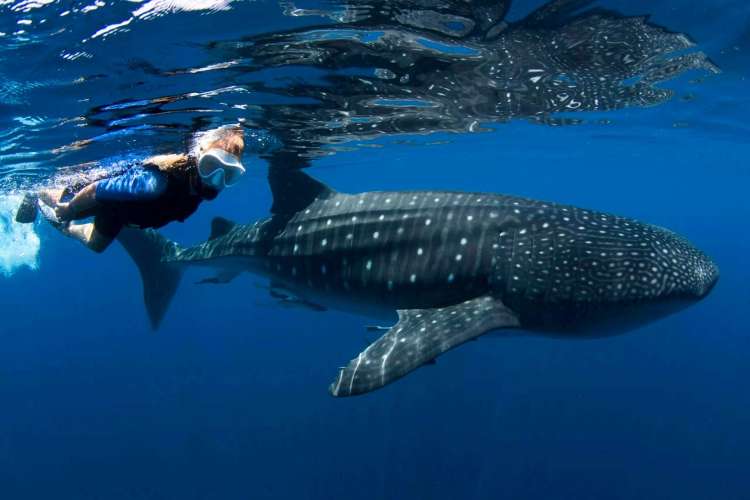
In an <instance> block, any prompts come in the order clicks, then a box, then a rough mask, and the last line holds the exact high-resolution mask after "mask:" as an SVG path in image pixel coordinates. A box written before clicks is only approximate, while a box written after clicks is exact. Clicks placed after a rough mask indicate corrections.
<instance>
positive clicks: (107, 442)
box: [0, 0, 750, 500]
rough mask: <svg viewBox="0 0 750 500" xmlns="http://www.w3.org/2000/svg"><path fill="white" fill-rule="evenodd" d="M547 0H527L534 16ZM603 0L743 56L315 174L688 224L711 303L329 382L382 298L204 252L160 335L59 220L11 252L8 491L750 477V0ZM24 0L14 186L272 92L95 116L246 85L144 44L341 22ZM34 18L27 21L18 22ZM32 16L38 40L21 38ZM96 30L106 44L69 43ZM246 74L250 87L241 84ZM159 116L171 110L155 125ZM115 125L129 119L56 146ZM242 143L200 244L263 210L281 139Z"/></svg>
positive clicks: (242, 491)
mask: <svg viewBox="0 0 750 500" xmlns="http://www.w3.org/2000/svg"><path fill="white" fill-rule="evenodd" d="M182 3H185V4H188V3H189V2H174V4H182ZM195 3H196V4H200V3H202V2H195ZM207 3H210V2H207ZM540 3H541V2H521V1H518V2H516V3H515V4H514V6H513V9H512V10H511V15H512V17H513V18H514V19H517V18H520V17H522V16H523V14H524V13H525V12H528V11H529V10H531V8H532V6H536V5H538V4H540ZM221 4H224V2H221ZM600 4H601V5H602V6H605V7H608V8H614V9H619V10H621V11H623V12H624V13H626V14H636V13H641V14H642V13H651V14H653V18H652V19H653V20H654V21H655V22H657V23H659V24H661V25H664V26H666V27H668V28H669V29H670V30H672V31H675V32H683V33H687V34H689V35H690V36H691V37H692V39H694V40H695V42H696V43H697V44H698V45H697V47H698V49H700V50H702V51H704V52H705V53H706V54H707V55H708V56H709V57H710V58H711V60H712V61H713V62H714V63H715V64H716V65H717V66H718V67H720V68H721V70H722V73H721V74H718V75H705V74H703V73H700V72H689V73H688V74H686V75H682V76H680V77H678V78H677V79H676V80H671V81H669V82H667V84H665V85H663V87H665V88H670V89H674V90H675V92H676V95H675V97H674V98H673V99H671V100H669V101H668V102H665V103H662V104H660V105H657V106H654V107H647V108H639V107H629V108H627V109H625V110H612V111H600V112H596V113H592V114H590V116H583V118H584V119H586V120H587V121H586V123H584V124H581V125H572V126H563V127H553V126H544V125H539V124H531V123H528V122H527V121H526V120H521V119H518V120H516V119H514V120H512V121H511V122H510V123H500V124H490V125H489V126H490V127H491V128H493V129H494V131H492V132H488V133H475V134H471V133H446V132H436V133H434V134H432V135H429V136H416V135H413V134H412V135H406V136H395V137H391V136H390V135H385V136H383V137H382V138H379V139H376V140H374V141H370V142H372V143H374V144H376V145H378V146H379V147H360V148H359V149H357V150H355V151H351V152H346V151H342V152H339V153H338V154H335V155H330V156H325V157H323V158H320V159H316V160H315V161H313V166H312V168H311V170H310V172H311V173H312V174H314V175H316V176H317V177H319V178H320V179H322V180H324V181H325V182H326V183H328V184H329V185H331V186H332V187H334V188H336V189H337V190H339V191H343V192H360V191H370V190H382V189H393V190H402V189H449V190H465V191H492V192H501V193H512V194H517V195H523V196H529V197H532V198H538V199H543V200H552V201H556V202H564V203H570V204H574V205H578V206H583V207H589V208H595V209H598V210H602V211H606V212H612V213H617V214H622V215H627V216H630V217H634V218H637V219H640V220H644V221H648V222H650V223H653V224H657V225H660V226H664V227H668V228H670V229H672V230H674V231H676V232H678V233H680V234H682V235H684V236H686V237H687V238H688V239H690V240H691V241H692V242H693V243H694V244H695V245H696V246H698V247H699V248H701V249H702V250H704V251H705V252H706V253H708V254H709V255H710V256H711V257H712V258H713V259H714V260H715V261H716V262H717V263H718V265H719V267H720V268H721V279H720V281H719V284H718V285H717V287H716V288H715V289H714V291H713V292H712V293H711V294H710V295H709V296H708V297H707V298H706V299H705V300H703V301H701V302H700V303H698V304H695V305H694V306H692V307H690V308H689V309H687V310H685V311H683V312H681V313H679V314H677V315H674V316H671V317H668V318H666V319H664V320H661V321H659V322H656V323H653V324H650V325H648V326H646V327H644V328H641V329H639V330H636V331H633V332H630V333H628V334H626V335H622V336H617V337H609V338H604V339H598V340H585V341H571V340H558V339H549V338H535V337H512V338H497V337H491V336H490V337H486V338H482V339H480V341H478V342H471V343H469V344H467V345H464V346H462V347H460V348H458V349H456V350H454V351H451V352H450V353H447V354H446V355H444V356H442V357H441V358H440V359H439V360H438V363H437V365H436V366H429V367H424V368H421V369H419V370H417V371H416V372H414V373H412V374H411V375H409V376H408V377H406V378H404V379H402V380H400V381H398V382H396V383H394V384H392V385H390V386H388V387H385V388H384V389H382V390H379V391H376V392H374V393H371V394H368V395H365V396H362V397H356V398H348V399H335V398H332V397H330V396H329V395H328V393H327V391H326V388H327V386H328V384H329V383H330V381H331V380H332V379H333V377H334V375H335V373H336V370H337V368H338V367H339V366H341V365H342V364H344V363H346V362H347V361H348V360H349V359H351V358H352V357H353V356H355V355H356V354H357V353H358V352H359V351H361V350H362V349H363V348H364V347H365V346H366V345H367V343H368V342H369V341H371V340H372V338H371V335H372V334H370V333H368V332H366V331H365V328H364V325H366V324H370V323H371V320H369V319H367V318H362V317H358V316H353V315H347V314H343V313H339V312H334V311H331V312H325V313H319V312H313V311H308V310H303V309H288V308H284V307H281V306H279V305H278V304H276V303H274V301H273V300H272V299H271V298H270V297H269V296H268V292H267V290H266V289H265V288H263V286H262V285H263V280H262V279H261V278H256V277H253V276H250V275H243V276H241V277H240V278H238V279H236V280H235V281H234V282H232V283H231V284H228V285H222V286H196V285H194V284H193V283H194V282H195V281H198V280H199V279H200V278H202V277H205V276H206V275H207V272H202V271H200V270H192V271H190V272H189V273H188V276H187V278H186V279H185V280H184V281H183V283H182V285H181V287H180V289H179V291H178V293H177V295H176V297H175V299H174V302H173V303H172V306H171V309H170V311H169V313H168V314H167V316H166V319H165V320H164V323H163V325H162V327H161V329H160V330H159V331H158V332H153V331H151V329H150V328H149V326H148V319H147V316H146V314H145V310H144V308H143V304H142V299H141V284H140V278H139V276H138V273H137V270H136V268H135V267H134V266H133V264H132V263H131V261H130V260H129V258H128V257H127V255H126V254H125V252H124V251H123V250H122V249H121V247H119V246H118V245H114V246H113V247H112V248H110V249H109V250H108V251H107V252H106V253H104V254H102V255H94V254H92V253H90V252H88V251H86V250H85V249H84V248H83V247H81V246H80V245H79V244H77V243H75V242H73V241H72V240H68V239H65V238H63V237H62V236H60V235H59V234H58V233H57V232H55V231H54V230H52V229H51V228H50V227H48V226H47V225H45V224H43V223H41V222H40V223H38V224H37V225H36V226H35V231H36V233H37V234H38V235H39V238H40V248H39V253H38V256H37V257H36V259H35V262H36V264H37V268H36V269H30V268H28V267H19V268H16V269H13V270H12V272H11V271H10V267H12V262H13V261H14V256H13V255H12V254H10V253H9V252H10V250H12V251H13V252H20V251H21V250H23V249H24V248H27V247H24V246H23V245H16V244H15V243H14V245H16V246H11V243H10V240H9V239H7V238H6V239H4V240H3V241H4V244H5V245H7V247H6V248H5V249H4V251H3V255H5V257H4V258H5V259H8V260H7V261H4V262H6V263H7V262H10V263H11V264H6V267H8V269H5V268H3V269H5V270H6V271H7V273H6V275H5V276H3V275H1V274H0V317H1V318H2V321H1V322H0V346H1V347H0V401H2V403H3V404H2V411H0V498H3V499H9V500H16V499H18V500H27V499H42V498H44V499H47V498H56V499H71V500H72V499H75V500H78V499H107V500H119V499H180V500H187V499H222V500H228V499H247V498H252V499H266V498H268V499H282V498H303V499H332V498H353V499H362V500H369V499H410V500H411V499H414V500H416V499H430V500H437V499H459V498H460V499H485V498H513V499H576V500H583V499H596V500H601V499H623V500H630V499H644V498H646V499H680V500H693V499H695V500H703V499H708V498H721V499H723V500H730V499H738V500H740V499H747V498H750V480H749V479H748V473H747V472H748V470H750V446H748V443H750V396H749V395H748V394H749V393H748V385H747V381H748V379H749V378H750V362H749V361H750V338H749V336H748V332H750V321H749V320H748V318H747V308H748V305H750V293H749V292H748V288H747V286H748V282H750V271H748V266H747V256H748V255H750V237H749V236H748V234H750V233H749V231H748V229H750V225H749V224H748V220H750V203H749V202H748V197H747V191H748V186H750V182H749V181H750V175H748V171H747V165H746V163H747V160H746V159H747V157H748V155H749V154H750V145H749V144H748V126H747V121H746V120H747V112H748V106H747V104H748V99H747V89H748V87H747V77H748V71H747V67H748V56H747V51H748V50H750V31H748V30H749V29H750V7H748V6H747V5H746V4H745V2H741V1H730V0H721V1H715V2H710V3H709V2H689V1H687V0H671V1H667V0H660V1H658V2H640V1H639V2H624V1H623V2H618V1H603V2H601V3H600ZM19 5H20V6H21V7H23V6H24V5H29V4H28V3H25V2H18V3H16V4H13V3H11V4H8V5H0V16H1V18H0V19H2V21H1V23H0V32H3V33H4V35H3V36H2V37H0V44H5V45H4V46H3V48H2V51H0V123H2V126H3V127H4V129H5V130H6V133H5V135H3V138H2V141H3V142H2V149H0V186H2V189H3V197H4V198H5V197H7V196H9V195H10V193H17V192H18V191H19V190H24V189H28V188H30V187H31V186H33V185H38V184H43V183H44V182H46V181H47V180H48V179H49V178H50V177H51V176H53V175H55V174H56V173H59V172H60V171H61V170H60V168H61V167H64V166H67V165H73V164H77V163H81V162H84V161H94V160H98V159H101V158H115V157H119V156H121V155H125V154H132V153H134V152H139V151H148V152H150V151H152V150H159V148H160V147H162V146H160V145H161V144H163V143H166V144H167V146H164V148H167V149H168V148H170V147H172V148H173V147H175V145H180V144H182V141H184V138H185V137H186V136H187V134H188V133H189V131H190V130H191V128H190V126H191V125H194V124H196V120H198V121H197V124H198V125H199V127H198V128H206V127H207V126H209V125H211V124H221V123H228V122H230V120H235V119H237V118H238V117H240V118H241V117H243V116H244V114H245V113H247V114H248V116H249V114H250V113H251V111H252V104H256V105H257V104H258V103H260V104H264V103H268V102H271V101H273V99H274V97H273V96H271V97H268V96H263V97H256V94H253V93H242V92H240V93H234V94H232V93H229V94H227V97H226V99H225V100H224V101H222V99H224V97H222V95H219V96H218V97H217V96H211V97H209V98H207V99H205V102H202V103H200V106H199V105H198V104H195V103H191V104H190V108H189V109H187V110H183V112H181V114H179V116H178V117H176V118H175V117H172V116H171V115H168V117H166V118H164V117H156V118H143V117H136V118H133V125H134V126H133V128H125V129H121V128H117V127H116V126H113V125H112V123H100V122H97V121H96V119H95V118H96V116H97V115H96V113H93V114H92V113H90V110H91V109H93V108H95V107H96V106H105V105H110V104H112V103H116V102H120V101H123V100H134V99H150V98H154V97H158V96H165V95H175V94H176V93H178V92H189V91H195V92H205V91H207V90H210V89H216V88H223V87H224V86H225V85H227V84H234V83H236V82H235V80H234V79H233V78H236V76H231V77H228V76H226V75H224V74H222V73H221V72H220V74H219V75H218V76H212V75H213V73H212V72H207V73H196V74H194V75H191V76H190V77H189V78H183V79H181V78H182V77H176V79H177V80H178V81H173V80H170V79H169V78H168V77H164V76H155V75H149V73H148V72H144V71H142V67H143V65H142V64H141V65H138V64H132V63H133V61H143V60H147V61H149V62H151V63H152V64H154V65H156V66H158V67H159V68H160V69H162V70H166V69H173V68H189V67H198V66H202V65H204V64H206V63H211V64H213V63H215V62H216V57H218V56H217V55H216V54H210V53H209V55H206V53H207V49H206V48H205V44H206V43H208V42H209V41H216V40H236V39H239V38H240V37H242V36H243V35H254V34H258V33H265V32H271V31H279V30H283V29H292V28H297V27H299V26H302V25H303V24H304V23H305V22H307V23H309V24H312V23H322V22H324V21H326V22H330V21H328V20H325V19H322V18H306V17H302V18H290V17H288V16H284V15H283V14H282V11H281V9H280V8H279V6H278V5H276V4H275V3H270V2H258V3H233V4H228V5H227V6H226V8H227V9H228V10H224V11H221V10H220V11H218V12H212V11H210V10H194V11H188V12H181V11H176V12H175V11H168V12H164V13H162V14H161V15H160V16H154V17H145V18H139V17H137V16H136V17H134V18H133V21H132V22H131V24H130V26H129V27H130V28H132V31H129V32H128V31H126V32H122V33H115V34H113V35H112V36H109V37H103V38H102V37H98V38H95V39H93V41H90V42H87V43H84V44H81V42H80V40H81V39H82V38H85V37H90V36H91V34H92V33H96V32H97V31H98V30H100V29H102V28H104V27H105V26H108V25H111V24H115V23H119V22H122V21H124V20H126V19H128V17H129V16H130V14H129V13H130V12H131V11H133V10H135V9H138V8H139V7H143V6H144V4H141V5H138V4H137V3H130V2H123V3H118V4H112V5H109V4H107V5H103V6H100V7H99V8H98V9H96V10H92V11H90V12H88V13H85V14H82V13H79V14H76V13H72V14H69V15H66V16H63V17H59V13H60V12H62V11H64V10H66V6H64V5H62V4H59V3H52V4H50V5H47V6H41V4H40V6H39V8H36V9H32V10H30V13H25V12H23V9H22V8H19ZM31 5H32V6H33V4H31ZM83 5H85V4H81V5H79V6H78V7H82V6H83ZM92 5H95V4H92ZM145 5H156V6H159V5H162V4H160V3H159V2H149V3H148V4H145ZM14 7H16V8H17V9H16V10H13V8H14ZM19 9H20V10H19ZM29 16H37V17H34V18H33V19H34V23H32V24H31V25H30V26H28V25H23V24H22V25H18V24H17V22H18V21H19V20H22V19H27V18H30V17H29ZM45 17H46V18H47V19H48V21H47V22H45V23H41V24H40V23H39V20H40V19H41V18H45ZM45 25H46V26H49V28H47V27H45ZM19 26H21V27H22V28H23V29H27V30H28V32H29V33H31V34H32V35H34V36H38V37H40V39H39V40H38V41H34V40H31V41H29V40H26V41H24V40H22V39H21V38H22V35H23V34H22V35H12V33H13V31H14V30H18V29H19ZM35 29H36V31H35ZM59 29H63V30H64V31H62V32H61V33H59V34H58V33H56V30H59ZM29 38H31V37H29ZM37 42H38V43H37ZM129 47H130V48H129ZM131 49H132V50H131ZM77 51H87V53H89V54H90V57H88V56H86V57H80V58H77V59H74V60H73V61H72V63H75V64H73V65H71V61H69V60H68V59H64V58H62V57H61V55H62V54H63V53H75V52H77ZM221 55H222V54H219V56H221ZM196 61H197V62H196ZM98 74H102V75H106V76H105V77H101V78H99V79H96V78H95V79H91V80H90V81H88V83H84V84H76V85H73V84H70V82H71V81H74V80H76V79H77V78H79V77H90V76H92V75H98ZM204 75H209V76H204ZM296 77H297V78H299V76H296ZM699 77H700V80H701V81H700V83H697V82H696V81H695V79H696V78H699ZM257 78H259V79H262V78H264V76H263V74H262V72H261V74H260V76H257ZM310 78H313V76H310ZM8 82H14V83H12V84H11V83H8ZM35 82H36V83H39V85H36V84H35ZM54 82H58V83H54ZM66 82H67V83H66ZM245 83H247V82H245ZM686 95H689V98H685V96H686ZM243 99H247V100H248V102H251V103H252V104H251V105H250V106H249V107H248V108H242V107H241V106H240V107H232V106H233V105H238V104H239V105H241V104H243ZM188 100H189V99H188ZM186 106H187V105H186ZM198 107H200V108H205V110H204V111H199V110H196V109H195V108H198ZM84 116H85V117H86V118H85V119H76V118H75V117H84ZM92 116H93V118H92ZM199 117H200V119H198V118H199ZM589 118H591V119H589ZM112 119H114V118H113V117H112V116H108V115H107V116H105V117H104V118H103V119H102V120H103V121H106V120H112ZM203 119H205V120H206V122H205V123H204V122H202V121H200V120H203ZM604 119H606V120H609V121H611V123H609V124H604V123H603V122H602V121H601V120H604ZM170 120H171V121H170ZM160 123H168V124H169V125H170V127H166V128H160V127H152V126H153V125H154V124H160ZM137 125H145V126H146V127H145V128H144V127H141V128H137ZM178 125H179V126H178ZM180 126H182V128H180ZM115 130H124V132H121V133H120V135H116V136H115V137H114V138H110V136H107V137H105V139H103V140H101V141H98V142H95V143H94V144H92V145H90V146H88V147H84V148H82V149H80V150H73V151H68V152H62V153H60V152H56V153H53V152H51V151H52V150H53V149H55V148H59V147H62V146H64V145H69V144H71V143H73V142H74V141H76V140H82V139H89V138H92V137H100V136H102V135H104V134H107V133H111V132H113V131H115ZM272 132H273V131H272ZM428 142H429V143H430V144H426V143H428ZM360 143H363V144H365V145H366V144H368V143H367V142H366V141H364V140H362V141H360ZM162 149H163V148H162ZM245 163H246V166H248V167H249V173H250V175H248V176H246V178H245V179H244V180H243V181H242V183H240V184H239V185H238V186H236V187H233V188H231V189H228V190H227V191H226V192H224V193H223V194H222V195H221V196H220V197H219V199H217V200H216V201H214V202H211V203H206V204H204V205H203V206H202V207H201V209H200V210H199V211H198V213H197V214H196V215H194V216H193V217H191V218H190V219H189V220H188V221H187V222H185V223H184V224H178V223H175V224H171V225H170V226H168V227H167V228H165V229H164V230H163V233H164V234H165V235H167V236H168V237H170V238H172V239H174V240H176V241H179V242H181V243H185V244H188V243H195V242H198V241H201V240H203V239H205V238H206V237H207V235H208V231H209V225H210V221H211V219H212V218H213V217H215V216H218V215H221V216H225V217H229V218H231V219H235V220H238V221H251V220H255V219H257V218H261V217H264V216H265V215H266V214H267V213H268V209H269V207H270V204H271V196H270V193H269V190H268V187H267V185H266V182H265V168H266V164H265V161H264V160H261V159H259V158H258V157H257V155H253V154H248V155H247V156H246V158H245ZM4 230H7V228H6V229H4ZM11 247H12V248H11ZM9 249H10V250H9ZM17 257H18V259H17V260H18V261H19V262H20V261H23V260H24V259H22V258H21V256H20V254H19V255H18V256H17Z"/></svg>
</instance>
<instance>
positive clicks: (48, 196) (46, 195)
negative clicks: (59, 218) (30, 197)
mask: <svg viewBox="0 0 750 500" xmlns="http://www.w3.org/2000/svg"><path fill="white" fill-rule="evenodd" d="M64 193H65V190H64V189H55V188H52V189H42V190H41V191H39V195H38V196H39V201H41V202H42V203H44V204H45V205H47V206H48V207H52V208H55V206H56V205H57V204H58V203H59V202H60V198H62V196H63V194H64Z"/></svg>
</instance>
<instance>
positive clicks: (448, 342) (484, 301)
mask: <svg viewBox="0 0 750 500" xmlns="http://www.w3.org/2000/svg"><path fill="white" fill-rule="evenodd" d="M518 326H519V320H518V316H517V315H516V313H514V312H513V311H511V310H510V309H508V308H507V307H506V306H505V305H504V304H503V303H502V302H501V301H500V300H499V299H496V298H494V297H479V298H476V299H471V300H467V301H466V302H462V303H460V304H456V305H452V306H448V307H442V308H438V309H409V310H403V311H398V323H396V325H394V326H393V327H392V328H391V329H389V330H388V332H387V333H385V334H384V335H383V336H382V337H380V338H379V339H378V340H376V341H375V342H373V343H372V344H370V345H369V346H368V347H367V349H365V350H364V351H362V352H361V353H360V354H359V356H357V357H356V358H354V359H353V360H352V361H351V362H350V363H349V364H348V365H347V366H346V367H344V368H342V369H341V371H339V375H338V377H337V378H336V380H335V381H334V382H333V384H331V386H330V388H329V390H330V392H331V394H332V395H333V396H354V395H356V394H363V393H365V392H370V391H373V390H375V389H378V388H380V387H383V386H384V385H386V384H389V383H391V382H393V381H394V380H396V379H398V378H401V377H403V376H404V375H406V374H407V373H409V372H411V371H412V370H415V369H417V368H419V367H420V366H422V365H425V364H431V363H433V362H434V361H435V358H437V357H438V356H439V355H441V354H442V353H444V352H445V351H448V350H449V349H453V348H454V347H456V346H459V345H461V344H463V343H464V342H467V341H469V340H473V339H475V338H477V337H479V336H480V335H484V334H485V333H487V332H489V331H491V330H496V329H498V328H515V327H518Z"/></svg>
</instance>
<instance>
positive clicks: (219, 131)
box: [194, 125, 245, 192]
mask: <svg viewBox="0 0 750 500" xmlns="http://www.w3.org/2000/svg"><path fill="white" fill-rule="evenodd" d="M244 149H245V141H244V139H243V130H242V128H241V127H239V126H237V125H226V126H223V127H218V128H215V129H212V130H209V131H206V132H203V133H200V134H198V135H197V136H196V140H195V146H194V155H195V157H196V159H197V162H198V175H199V176H200V178H201V182H202V183H203V184H204V185H206V186H207V187H209V188H211V189H213V190H215V191H217V192H218V191H221V190H222V189H224V188H225V187H226V186H232V185H234V184H236V183H237V182H238V181H239V180H240V178H241V177H242V175H243V174H244V173H245V167H243V165H242V153H243V151H244Z"/></svg>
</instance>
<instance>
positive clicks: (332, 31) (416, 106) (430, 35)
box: [227, 0, 718, 157]
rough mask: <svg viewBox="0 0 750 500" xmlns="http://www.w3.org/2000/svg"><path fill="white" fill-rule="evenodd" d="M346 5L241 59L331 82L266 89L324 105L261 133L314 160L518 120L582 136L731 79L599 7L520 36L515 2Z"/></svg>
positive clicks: (270, 112) (651, 28) (556, 15)
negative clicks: (592, 116) (335, 148)
mask: <svg viewBox="0 0 750 500" xmlns="http://www.w3.org/2000/svg"><path fill="white" fill-rule="evenodd" d="M332 3H333V4H334V5H338V4H340V9H339V10H338V11H337V10H335V9H334V10H333V12H332V14H334V15H331V16H330V17H332V18H333V19H336V20H338V21H339V22H340V24H337V25H335V26H325V25H321V26H313V27H310V26H306V27H303V28H299V29H296V30H292V31H289V32H281V33H270V34H265V35H258V36H255V37H251V38H248V39H247V40H245V41H243V43H242V44H239V45H238V46H236V47H235V48H234V49H231V48H230V49H227V50H230V51H232V50H233V51H234V55H235V56H236V57H241V58H244V60H249V61H252V66H251V67H257V68H266V69H267V68H274V67H275V68H280V67H289V68H293V67H309V68H315V69H324V70H326V71H327V72H328V73H326V76H325V77H324V79H323V80H322V82H318V81H317V80H313V81H304V80H302V81H299V82H297V81H294V82H291V83H289V84H288V85H284V86H278V85H277V84H276V83H274V84H273V85H272V86H269V87H267V88H266V87H265V86H263V85H260V86H258V87H256V88H255V90H258V91H265V92H271V93H274V94H281V95H285V96H288V97H294V98H300V97H304V98H309V99H313V100H314V102H315V104H307V105H305V104H291V105H273V106H266V107H264V108H263V112H264V113H263V115H262V116H261V118H259V119H258V123H259V124H261V126H264V127H267V128H270V129H273V130H274V131H275V133H277V134H278V135H279V137H280V138H281V139H282V142H283V143H284V145H285V148H286V149H287V151H295V152H297V153H299V154H300V155H301V156H308V157H309V156H311V155H315V154H320V151H317V150H318V149H319V148H320V146H321V145H326V144H327V145H332V144H339V143H345V142H351V141H356V140H364V139H373V138H378V137H382V136H383V135H393V134H425V133H431V132H437V131H447V132H474V131H477V130H481V129H482V127H481V125H482V124H483V123H492V122H506V121H509V120H511V119H514V118H520V119H528V120H532V121H535V122H539V123H546V124H562V123H575V122H577V121H580V119H574V118H572V116H570V113H572V112H581V111H610V110H616V109H621V108H626V107H644V106H653V105H657V104H660V103H663V102H665V101H667V100H668V99H670V98H671V97H672V95H673V91H671V90H670V89H666V88H662V87H660V86H659V84H660V83H662V82H665V81H667V80H669V79H671V78H675V77H677V76H679V75H681V74H683V73H685V72H687V71H690V70H701V71H706V72H718V68H717V67H716V66H715V65H714V64H713V63H711V62H710V61H709V60H708V59H707V57H706V56H705V54H703V53H701V52H698V51H695V50H694V47H695V44H694V43H693V42H692V41H691V40H690V39H689V38H688V37H687V36H686V35H684V34H681V33H673V32H670V31H668V30H667V29H665V28H662V27H660V26H657V25H655V24H653V23H650V22H649V21H648V18H647V17H646V16H641V17H627V16H623V15H621V14H618V13H617V12H614V11H610V10H606V9H602V8H591V7H590V6H591V3H592V2H591V1H588V0H552V1H549V2H547V3H546V4H545V5H543V6H541V7H540V8H538V9H537V10H535V11H533V12H532V13H530V14H529V15H528V16H526V17H525V18H524V19H522V20H520V21H518V22H508V21H506V19H505V17H506V14H507V12H508V9H509V7H510V3H511V2H510V0H472V1H462V0H447V1H445V2H428V1H423V0H380V1H377V0H376V1H370V0H339V1H336V0H333V1H332ZM288 10H289V9H288ZM302 13H304V12H302ZM313 14H318V15H319V13H317V12H313ZM294 15H301V14H300V12H299V11H297V12H295V13H294ZM560 113H567V115H566V116H560ZM579 116H580V115H579Z"/></svg>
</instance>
